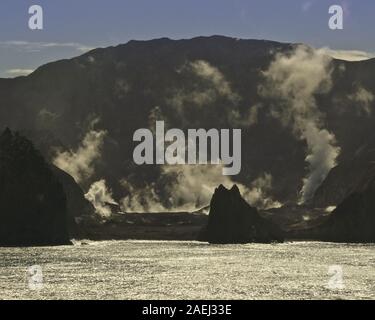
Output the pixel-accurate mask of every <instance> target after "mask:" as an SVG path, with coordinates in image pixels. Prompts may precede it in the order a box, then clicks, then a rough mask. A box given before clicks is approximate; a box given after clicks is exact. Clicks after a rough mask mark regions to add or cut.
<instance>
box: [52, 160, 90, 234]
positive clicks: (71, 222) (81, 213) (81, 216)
mask: <svg viewBox="0 0 375 320" xmlns="http://www.w3.org/2000/svg"><path fill="white" fill-rule="evenodd" d="M51 170H52V172H53V174H54V175H55V176H56V178H57V179H58V180H59V182H60V183H61V185H62V187H63V189H64V192H65V195H66V206H67V216H68V230H69V236H70V238H80V237H85V230H84V228H83V226H82V224H83V223H84V221H86V220H91V219H92V218H95V208H94V206H93V205H92V204H91V202H90V201H88V200H87V199H86V198H85V195H84V192H83V190H82V189H81V187H80V186H79V185H78V184H77V183H76V181H75V180H74V178H73V177H72V176H70V175H69V174H68V173H66V172H65V171H63V170H61V169H59V168H57V167H55V166H53V165H51Z"/></svg>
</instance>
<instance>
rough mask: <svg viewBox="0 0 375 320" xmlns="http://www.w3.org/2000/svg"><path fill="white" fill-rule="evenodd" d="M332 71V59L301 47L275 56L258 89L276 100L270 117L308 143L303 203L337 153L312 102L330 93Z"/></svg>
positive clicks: (333, 164)
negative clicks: (319, 96) (307, 166)
mask: <svg viewBox="0 0 375 320" xmlns="http://www.w3.org/2000/svg"><path fill="white" fill-rule="evenodd" d="M331 71H332V70H331V58H330V57H327V55H326V54H325V52H324V51H323V50H312V49H310V48H308V47H306V46H302V45H301V46H298V47H297V48H296V49H295V50H294V52H293V53H291V54H286V55H282V54H279V55H277V56H276V58H275V60H274V61H273V62H272V63H271V65H270V67H269V69H268V70H267V71H265V72H264V73H263V74H264V77H265V84H264V85H262V86H260V88H259V89H260V90H259V91H260V93H261V94H262V95H263V96H266V97H269V98H271V99H275V100H277V106H278V107H276V106H275V107H274V108H273V110H272V114H273V116H275V117H277V118H278V119H280V121H282V123H283V124H284V125H286V126H290V127H291V128H292V129H293V131H294V133H295V134H296V135H297V137H298V138H300V139H302V140H304V141H306V143H307V148H308V154H307V156H306V162H307V163H308V164H309V173H308V175H307V176H306V177H305V178H304V180H303V188H302V190H301V201H302V202H305V201H307V200H309V199H311V197H312V196H313V195H314V193H315V191H316V189H317V188H318V187H319V185H320V184H321V183H322V182H323V180H324V179H325V178H326V176H327V174H328V172H329V171H330V169H331V168H332V167H334V166H335V164H336V158H337V156H338V155H339V153H340V148H338V147H337V146H336V139H335V136H334V135H333V134H332V133H330V132H328V131H327V130H326V129H324V127H323V121H322V114H321V112H320V111H319V109H318V107H317V104H316V100H315V95H316V94H318V93H326V92H328V91H329V90H330V89H331V85H332V83H331Z"/></svg>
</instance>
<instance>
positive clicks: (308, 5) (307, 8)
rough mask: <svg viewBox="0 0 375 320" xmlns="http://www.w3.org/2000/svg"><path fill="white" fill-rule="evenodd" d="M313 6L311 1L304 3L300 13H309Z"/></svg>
mask: <svg viewBox="0 0 375 320" xmlns="http://www.w3.org/2000/svg"><path fill="white" fill-rule="evenodd" d="M312 5H313V2H312V1H306V2H304V3H303V4H302V7H301V10H302V12H308V11H310V9H311V7H312Z"/></svg>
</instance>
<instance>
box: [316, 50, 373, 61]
mask: <svg viewBox="0 0 375 320" xmlns="http://www.w3.org/2000/svg"><path fill="white" fill-rule="evenodd" d="M322 50H323V52H324V53H325V54H326V55H328V56H330V57H332V58H334V59H339V60H345V61H364V60H369V59H373V58H375V53H371V52H366V51H360V50H333V49H330V48H323V49H322Z"/></svg>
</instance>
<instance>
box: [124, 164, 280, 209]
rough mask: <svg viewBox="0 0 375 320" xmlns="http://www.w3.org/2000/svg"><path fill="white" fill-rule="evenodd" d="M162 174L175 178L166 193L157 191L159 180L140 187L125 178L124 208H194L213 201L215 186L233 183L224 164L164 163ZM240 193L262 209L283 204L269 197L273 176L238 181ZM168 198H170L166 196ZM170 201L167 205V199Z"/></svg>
mask: <svg viewBox="0 0 375 320" xmlns="http://www.w3.org/2000/svg"><path fill="white" fill-rule="evenodd" d="M162 177H164V178H172V181H173V182H172V183H171V184H169V185H167V186H163V189H164V190H163V191H164V192H165V194H164V195H163V196H161V195H160V194H159V193H158V191H157V190H158V189H157V186H156V184H151V185H148V186H146V187H144V188H141V189H137V188H135V187H134V186H132V185H131V184H130V183H129V182H127V181H126V180H122V185H123V186H124V187H125V188H126V189H127V190H128V191H129V195H128V196H127V197H125V198H124V199H122V201H121V207H122V210H123V211H125V212H168V211H171V210H173V211H194V210H196V209H200V208H202V207H204V206H206V205H208V204H209V203H210V200H211V197H212V195H213V192H214V191H215V188H217V186H218V185H219V184H223V185H224V186H226V187H227V188H230V187H231V186H232V185H233V184H234V183H236V182H233V181H232V180H231V177H230V176H223V175H222V165H210V166H207V165H189V166H163V167H162ZM236 184H237V185H238V187H239V189H240V191H241V194H242V195H243V197H244V198H245V200H247V201H248V202H249V203H250V204H251V205H253V206H257V207H258V208H260V209H268V208H271V207H280V206H281V204H280V203H279V202H277V201H273V200H272V199H271V198H269V197H268V193H269V191H271V189H272V177H271V175H269V174H265V175H263V176H261V177H259V178H258V179H256V180H255V181H254V182H253V183H252V184H251V188H250V189H249V188H247V187H246V186H245V185H243V184H241V183H236ZM165 198H167V201H163V199H165ZM166 202H167V203H168V205H165V203H166Z"/></svg>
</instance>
